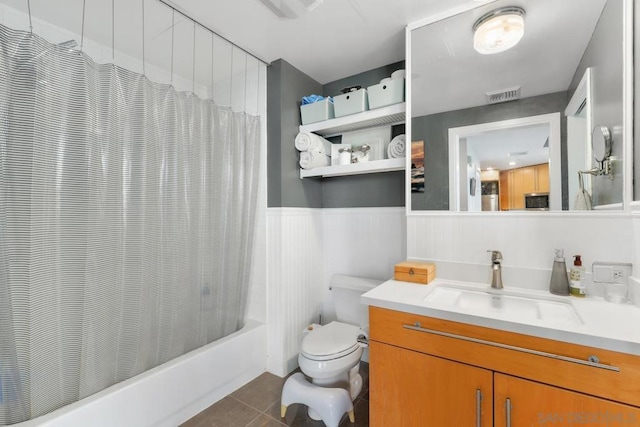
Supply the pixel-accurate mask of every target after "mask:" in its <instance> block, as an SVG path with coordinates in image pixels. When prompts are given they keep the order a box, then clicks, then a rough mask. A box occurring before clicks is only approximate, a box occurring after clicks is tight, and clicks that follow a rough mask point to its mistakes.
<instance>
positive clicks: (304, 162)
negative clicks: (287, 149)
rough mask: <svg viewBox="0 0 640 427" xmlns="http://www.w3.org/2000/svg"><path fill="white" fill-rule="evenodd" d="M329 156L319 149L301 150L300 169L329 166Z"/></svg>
mask: <svg viewBox="0 0 640 427" xmlns="http://www.w3.org/2000/svg"><path fill="white" fill-rule="evenodd" d="M330 164H331V157H330V156H327V155H326V154H324V153H321V152H319V151H301V152H300V167H301V168H302V169H313V168H319V167H322V166H329V165H330Z"/></svg>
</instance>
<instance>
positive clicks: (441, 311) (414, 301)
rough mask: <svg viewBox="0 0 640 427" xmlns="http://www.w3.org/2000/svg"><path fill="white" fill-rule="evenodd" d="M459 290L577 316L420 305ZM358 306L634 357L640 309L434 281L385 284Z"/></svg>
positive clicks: (598, 300)
mask: <svg viewBox="0 0 640 427" xmlns="http://www.w3.org/2000/svg"><path fill="white" fill-rule="evenodd" d="M443 286H452V287H464V288H466V289H472V290H477V291H481V292H482V291H490V292H492V293H495V294H499V293H501V292H503V293H504V295H516V296H522V297H525V298H540V299H544V300H549V301H556V302H560V303H562V304H570V305H571V306H572V307H573V308H574V310H575V312H576V313H577V315H578V318H579V319H578V320H577V321H575V322H571V321H567V322H565V321H562V320H552V321H544V320H539V319H523V318H522V317H520V318H518V316H516V315H504V314H501V313H498V314H495V315H494V314H492V313H481V312H477V311H476V310H473V309H466V308H460V307H454V306H449V305H446V304H444V305H443V304H438V303H436V302H433V301H425V298H427V299H428V297H429V295H430V294H431V293H433V292H434V291H435V290H436V289H437V288H439V287H443ZM361 302H362V303H363V304H366V305H369V306H374V307H380V308H386V309H390V310H396V311H401V312H405V313H413V314H418V315H423V316H429V317H435V318H439V319H445V320H451V321H455V322H462V323H468V324H473V325H478V326H484V327H488V328H493V329H499V330H503V331H509V332H516V333H521V334H526V335H533V336H538V337H542V338H548V339H553V340H558V341H565V342H570V343H574V344H580V345H585V346H590V347H597V348H602V349H607V350H613V351H618V352H623V353H630V354H636V355H640V308H639V307H637V306H635V305H630V304H614V303H610V302H607V301H605V300H604V299H603V298H601V297H586V298H576V297H571V296H567V297H563V296H556V295H552V294H550V293H549V292H547V291H539V290H530V289H522V288H515V287H506V288H505V289H504V290H493V289H491V287H490V286H489V285H488V284H484V283H472V282H461V281H456V280H448V279H436V280H434V281H433V282H431V283H430V284H429V285H420V284H415V283H409V282H400V281H396V280H389V281H387V282H385V283H383V284H381V285H380V286H378V287H376V288H375V289H373V290H371V291H369V292H367V293H365V294H364V295H362V298H361Z"/></svg>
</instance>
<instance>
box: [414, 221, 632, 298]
mask: <svg viewBox="0 0 640 427" xmlns="http://www.w3.org/2000/svg"><path fill="white" fill-rule="evenodd" d="M635 221H636V233H635V234H636V235H637V234H638V233H637V232H638V231H639V230H640V226H639V225H638V224H637V220H635ZM633 226H634V220H633V218H632V217H631V216H628V215H622V214H621V215H593V216H587V215H585V216H570V217H569V216H563V215H549V216H544V215H536V216H533V215H507V214H506V215H492V216H477V215H452V214H446V215H409V216H408V218H407V255H408V258H414V259H425V260H432V261H436V262H437V266H438V276H439V277H449V276H452V275H454V274H455V275H456V278H460V279H469V280H473V279H475V280H476V281H485V280H487V278H489V279H490V277H491V276H490V268H489V264H490V258H489V254H488V253H487V250H489V249H497V250H500V251H501V252H502V255H503V257H504V262H503V266H504V271H503V278H504V280H505V285H506V286H508V285H509V283H514V286H523V287H530V288H537V289H545V288H548V285H549V282H548V277H550V271H551V267H552V264H553V258H554V249H556V248H558V249H564V253H565V258H566V261H567V265H568V266H569V265H570V261H571V256H572V255H574V254H581V255H583V258H582V259H583V265H584V266H585V267H586V269H587V271H590V269H591V264H592V263H593V262H594V261H611V262H634V261H636V262H637V260H634V253H635V248H636V247H638V242H636V241H634V239H635V240H637V238H634V233H633V229H634V228H633ZM635 257H636V258H637V255H635ZM440 264H442V266H441V265H440ZM636 265H638V264H637V263H636ZM441 267H443V268H441ZM469 276H470V277H469ZM451 278H453V277H451ZM516 280H517V281H518V282H517V284H515V282H516Z"/></svg>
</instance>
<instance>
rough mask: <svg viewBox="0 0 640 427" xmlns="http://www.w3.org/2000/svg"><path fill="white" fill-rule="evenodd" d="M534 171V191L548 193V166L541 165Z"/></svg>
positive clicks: (546, 164) (545, 164)
mask: <svg viewBox="0 0 640 427" xmlns="http://www.w3.org/2000/svg"><path fill="white" fill-rule="evenodd" d="M535 169H536V191H537V192H539V193H548V192H549V164H548V163H542V164H540V165H537V166H536V167H535Z"/></svg>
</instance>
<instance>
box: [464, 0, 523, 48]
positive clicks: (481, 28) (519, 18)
mask: <svg viewBox="0 0 640 427" xmlns="http://www.w3.org/2000/svg"><path fill="white" fill-rule="evenodd" d="M524 15H525V11H524V9H522V8H521V7H517V6H510V7H503V8H501V9H496V10H493V11H491V12H489V13H487V14H486V15H483V16H482V17H481V18H480V19H478V20H477V21H476V23H475V24H474V25H473V31H474V34H473V48H474V49H475V50H476V51H478V52H479V53H481V54H483V55H490V54H494V53H499V52H504V51H505V50H507V49H511V48H512V47H514V46H515V45H517V44H518V42H519V41H520V39H521V38H522V36H523V35H524Z"/></svg>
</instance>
